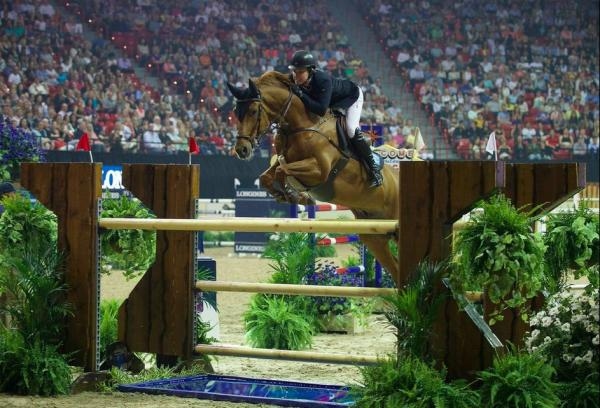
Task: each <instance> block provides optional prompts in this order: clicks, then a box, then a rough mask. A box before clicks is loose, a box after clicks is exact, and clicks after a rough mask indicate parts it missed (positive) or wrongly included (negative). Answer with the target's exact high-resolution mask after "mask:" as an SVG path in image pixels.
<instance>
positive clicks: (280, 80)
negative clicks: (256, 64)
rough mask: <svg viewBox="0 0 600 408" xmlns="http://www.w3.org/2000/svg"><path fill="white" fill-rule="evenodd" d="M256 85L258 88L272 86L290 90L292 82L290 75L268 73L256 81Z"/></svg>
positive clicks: (274, 72) (275, 72)
mask: <svg viewBox="0 0 600 408" xmlns="http://www.w3.org/2000/svg"><path fill="white" fill-rule="evenodd" d="M256 84H257V85H258V86H261V85H271V86H276V87H278V88H289V86H290V85H291V80H290V77H289V75H286V74H282V73H281V72H277V71H267V72H265V73H264V74H262V75H261V76H260V77H259V78H257V79H256Z"/></svg>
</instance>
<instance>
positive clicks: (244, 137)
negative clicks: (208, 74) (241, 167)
mask: <svg viewBox="0 0 600 408" xmlns="http://www.w3.org/2000/svg"><path fill="white" fill-rule="evenodd" d="M227 87H228V88H229V90H230V91H231V93H232V94H233V96H234V97H235V100H236V104H235V116H237V118H238V121H239V124H238V129H237V130H238V136H237V140H236V143H235V152H236V153H237V155H238V157H239V158H240V159H244V160H249V159H251V158H252V155H253V154H254V149H255V148H256V147H257V146H258V144H259V142H260V138H261V137H262V136H263V135H264V134H265V133H266V132H267V131H268V130H269V126H270V123H269V119H268V118H266V117H265V112H264V107H263V104H262V97H261V94H260V91H259V90H258V87H257V86H256V84H255V83H254V82H253V81H252V80H251V79H250V80H248V88H247V89H242V88H237V87H235V86H233V85H232V84H230V83H229V82H228V83H227Z"/></svg>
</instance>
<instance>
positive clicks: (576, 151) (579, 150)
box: [573, 136, 588, 161]
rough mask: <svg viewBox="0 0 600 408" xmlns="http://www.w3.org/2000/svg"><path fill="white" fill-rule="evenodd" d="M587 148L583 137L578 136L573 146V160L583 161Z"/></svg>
mask: <svg viewBox="0 0 600 408" xmlns="http://www.w3.org/2000/svg"><path fill="white" fill-rule="evenodd" d="M587 152H588V146H587V145H586V144H585V139H584V138H583V136H579V137H578V138H577V141H576V142H575V144H574V145H573V159H575V160H577V161H584V160H585V159H586V157H587Z"/></svg>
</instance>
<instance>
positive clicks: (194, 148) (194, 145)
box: [188, 137, 200, 154]
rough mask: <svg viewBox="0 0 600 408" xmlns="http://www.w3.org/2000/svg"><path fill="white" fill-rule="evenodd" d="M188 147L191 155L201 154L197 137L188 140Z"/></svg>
mask: <svg viewBox="0 0 600 408" xmlns="http://www.w3.org/2000/svg"><path fill="white" fill-rule="evenodd" d="M188 145H189V147H190V154H198V153H200V149H199V148H198V144H197V143H196V138H195V137H189V138H188Z"/></svg>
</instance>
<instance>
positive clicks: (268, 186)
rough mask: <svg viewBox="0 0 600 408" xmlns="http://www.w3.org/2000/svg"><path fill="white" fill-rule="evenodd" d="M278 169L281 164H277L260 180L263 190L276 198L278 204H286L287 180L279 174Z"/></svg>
mask: <svg viewBox="0 0 600 408" xmlns="http://www.w3.org/2000/svg"><path fill="white" fill-rule="evenodd" d="M277 167H279V163H278V162H275V163H274V164H273V165H272V166H271V167H269V168H268V169H267V170H266V171H265V172H263V173H262V174H261V175H260V176H259V178H258V180H259V183H260V186H261V188H263V189H265V190H266V191H267V193H269V194H271V195H272V196H273V197H275V199H276V200H277V201H278V202H285V201H287V198H286V194H285V179H284V178H282V177H281V176H280V175H279V174H278V172H277Z"/></svg>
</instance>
